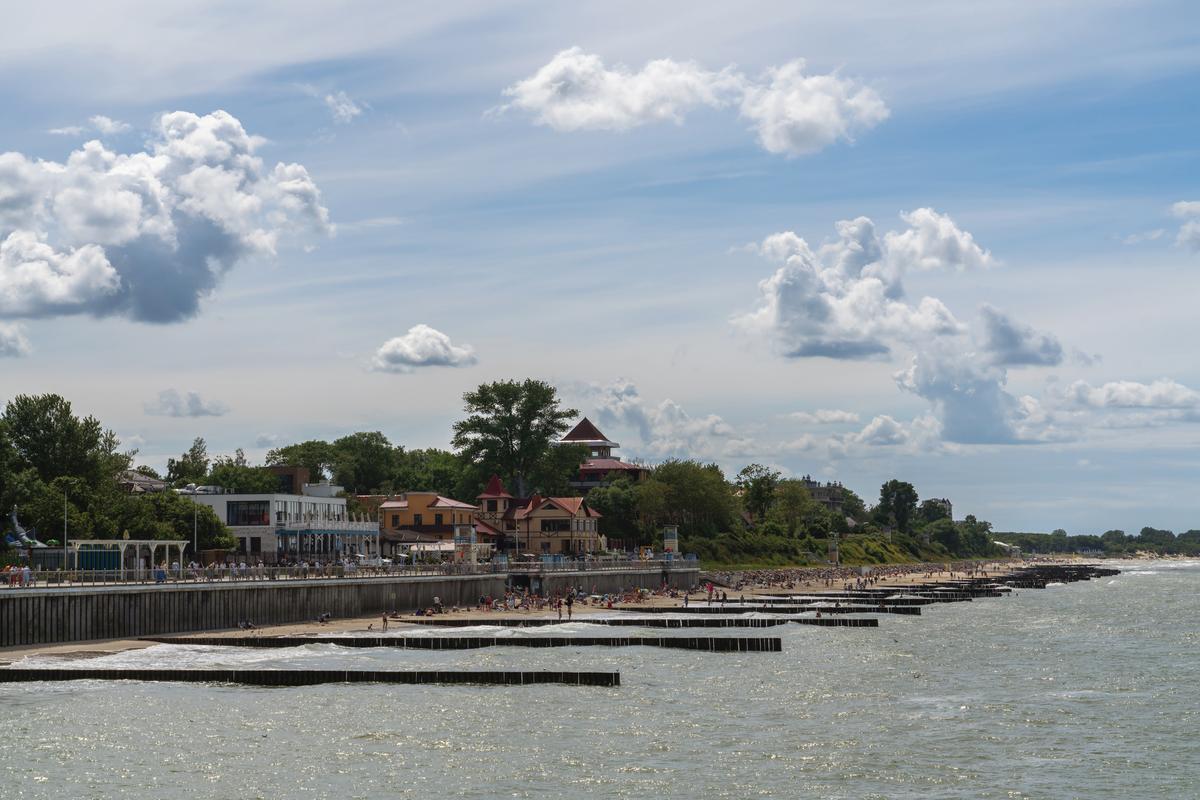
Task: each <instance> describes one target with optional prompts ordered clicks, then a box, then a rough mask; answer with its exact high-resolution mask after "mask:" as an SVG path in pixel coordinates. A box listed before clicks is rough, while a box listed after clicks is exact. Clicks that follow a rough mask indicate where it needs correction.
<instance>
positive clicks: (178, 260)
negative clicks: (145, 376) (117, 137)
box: [0, 111, 332, 323]
mask: <svg viewBox="0 0 1200 800" xmlns="http://www.w3.org/2000/svg"><path fill="white" fill-rule="evenodd" d="M95 119H99V118H95ZM105 119H107V118H105ZM94 122H95V120H94ZM103 124H105V125H106V126H107V127H108V128H109V129H110V130H116V127H117V126H119V124H120V123H116V122H115V121H113V120H108V122H106V123H103ZM262 144H263V140H262V139H260V138H259V137H255V136H252V135H250V134H248V133H247V132H246V131H245V129H244V128H243V127H242V124H241V123H240V122H239V121H238V120H237V119H236V118H234V117H233V116H231V115H230V114H228V113H226V112H224V111H216V112H213V113H212V114H207V115H204V116H200V115H196V114H192V113H189V112H185V111H176V112H172V113H168V114H163V115H162V116H161V117H159V119H158V120H157V121H156V123H155V126H154V129H153V131H152V133H151V135H150V137H149V140H148V143H147V145H146V147H145V149H144V150H142V151H140V152H134V153H128V154H122V153H117V152H115V151H113V150H110V149H108V148H107V147H106V146H105V145H104V144H102V143H101V142H99V141H90V142H87V143H86V144H84V145H83V146H82V147H81V148H80V149H78V150H76V151H75V152H73V153H71V154H70V156H69V157H68V158H67V160H66V162H65V163H56V162H52V161H40V160H34V159H30V158H27V157H26V156H24V155H21V154H19V153H4V154H0V242H2V244H0V252H2V255H0V314H3V315H5V316H10V317H47V316H59V315H65V314H84V313H86V314H92V315H94V316H108V315H120V316H125V317H129V318H131V319H134V320H139V321H145V322H160V323H165V322H176V321H179V320H182V319H186V318H188V317H190V316H193V315H194V314H196V313H197V311H198V309H199V304H200V301H201V299H203V298H204V297H206V296H207V295H208V294H210V293H211V292H212V291H213V289H214V288H215V287H216V285H217V283H218V281H219V280H220V278H221V276H222V275H223V274H224V273H225V272H226V271H228V270H229V269H231V268H232V267H233V266H234V265H236V264H237V263H238V262H240V261H242V260H244V259H247V258H250V257H253V256H267V257H269V256H273V255H275V253H276V252H277V248H278V247H279V245H280V244H281V243H284V242H291V241H293V240H298V239H303V238H304V237H306V236H308V235H310V234H329V233H332V226H331V225H330V222H329V214H328V212H327V211H326V209H325V208H324V207H323V206H322V205H321V202H320V192H319V191H318V189H317V187H316V185H315V184H314V183H313V181H312V179H311V178H310V177H309V175H308V172H307V171H306V170H305V169H304V167H303V166H301V165H299V164H284V163H280V164H276V165H275V166H274V167H268V166H266V165H265V164H264V163H263V161H262V159H261V158H259V157H258V156H257V155H255V152H256V150H257V149H258V148H259V147H261V145H262Z"/></svg>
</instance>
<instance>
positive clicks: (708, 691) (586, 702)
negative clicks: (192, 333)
mask: <svg viewBox="0 0 1200 800" xmlns="http://www.w3.org/2000/svg"><path fill="white" fill-rule="evenodd" d="M1116 566H1119V567H1120V568H1121V569H1122V572H1121V574H1120V575H1118V576H1115V577H1106V578H1101V579H1097V580H1092V581H1088V582H1081V583H1072V584H1069V585H1051V586H1049V587H1047V588H1046V589H1041V590H1033V589H1025V590H1017V591H1015V592H1013V593H1012V594H1010V595H1008V596H1006V597H1003V598H994V599H977V600H975V601H973V602H964V603H953V604H940V605H933V606H926V607H924V608H923V609H922V610H923V614H922V615H921V616H919V617H907V616H898V615H881V617H880V627H879V628H818V627H812V626H801V625H784V626H778V627H774V628H767V629H740V632H741V633H744V634H746V635H755V636H764V635H765V636H780V637H782V640H783V652H782V653H745V654H737V653H719V654H714V653H702V652H695V651H684V650H668V649H661V648H651V647H636V648H606V647H565V648H538V649H529V648H488V649H482V650H471V651H423V650H393V649H351V648H343V647H338V646H336V645H325V644H318V645H310V646H305V647H300V648H295V649H282V650H280V649H272V650H253V649H242V648H217V647H184V646H173V645H160V646H154V647H150V648H148V649H144V650H138V651H129V652H124V653H119V654H113V655H107V656H102V657H99V658H75V657H72V658H66V659H64V658H51V657H46V656H35V657H29V658H26V659H23V660H21V661H18V662H17V663H16V664H14V666H24V667H37V666H77V667H80V668H86V667H163V668H189V667H225V668H236V667H259V668H272V667H273V668H279V669H296V668H345V669H436V668H447V669H488V670H495V669H522V670H530V669H551V670H576V669H578V670H605V671H613V670H615V671H619V672H620V673H621V685H620V686H619V687H612V688H599V687H573V686H558V685H536V686H524V687H511V686H510V687H502V686H397V685H324V686H315V687H306V688H254V687H244V686H229V685H203V684H201V685H190V684H169V683H167V684H158V683H140V682H100V681H96V682H92V681H82V682H71V683H44V684H0V797H3V798H7V799H9V800H12V799H13V798H53V799H54V800H61V798H110V797H111V798H117V797H120V798H170V799H171V800H176V799H178V800H183V799H185V798H186V800H200V799H202V798H229V799H230V800H234V799H235V798H236V799H237V800H245V799H247V798H271V799H272V800H273V799H274V798H338V799H339V800H351V799H352V798H423V799H428V798H530V797H539V798H540V797H564V798H575V797H610V798H639V800H641V799H643V798H676V797H678V798H690V799H691V800H696V799H699V800H712V799H713V798H756V797H780V798H810V797H811V798H847V799H850V798H853V800H865V799H867V798H888V799H889V800H892V799H894V798H922V800H928V799H929V798H1009V799H1011V798H1089V799H1091V800H1095V799H1096V798H1122V800H1125V799H1126V798H1172V799H1175V798H1195V797H1200V656H1198V651H1200V561H1149V562H1147V561H1142V562H1121V563H1118V564H1116ZM639 630H641V629H635V628H620V629H613V628H608V627H602V626H597V625H594V624H587V623H579V622H576V623H572V624H570V625H568V626H565V627H563V628H555V629H554V630H553V631H548V630H546V629H540V630H539V629H531V630H526V631H520V630H512V629H497V628H480V629H462V628H459V629H454V630H452V631H451V632H450V633H451V634H452V635H456V636H461V635H466V634H469V633H472V632H478V633H481V634H484V633H486V634H487V635H501V636H539V635H550V634H551V633H553V634H554V635H601V636H609V635H622V636H624V635H637V634H638V632H639ZM641 632H642V633H643V634H644V635H653V636H661V635H664V634H666V635H671V634H680V633H684V632H682V631H663V630H662V629H645V630H641ZM699 632H702V633H703V634H704V635H738V633H739V630H738V629H702V631H699ZM416 635H431V636H436V635H446V634H444V633H439V632H438V631H430V630H424V629H423V630H421V631H417V632H416Z"/></svg>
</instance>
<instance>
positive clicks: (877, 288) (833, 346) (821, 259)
mask: <svg viewBox="0 0 1200 800" xmlns="http://www.w3.org/2000/svg"><path fill="white" fill-rule="evenodd" d="M904 218H905V220H906V221H908V222H909V223H910V225H913V226H914V227H913V228H912V229H911V230H910V231H908V232H906V233H905V234H895V233H889V234H887V235H886V236H885V237H884V238H883V239H882V240H880V238H879V237H878V236H877V235H876V233H875V226H874V223H873V222H872V221H871V220H870V219H868V218H866V217H859V218H857V219H854V220H843V221H842V222H839V223H838V224H837V231H838V239H837V240H836V241H833V242H828V243H826V244H824V245H822V246H821V247H820V248H819V249H818V250H817V252H815V253H814V252H813V250H812V249H811V248H810V247H809V246H808V243H807V242H805V241H804V239H802V238H801V237H799V236H797V235H796V234H795V233H792V232H790V231H787V232H784V233H777V234H773V235H771V236H768V237H767V238H766V239H765V240H763V242H762V244H760V245H759V246H758V248H757V249H758V251H759V252H760V253H761V254H763V255H764V256H766V257H767V258H768V259H771V260H774V261H782V262H783V265H782V266H780V267H779V268H778V269H777V270H776V271H775V273H774V274H772V275H771V276H770V277H768V278H766V279H765V280H763V281H762V282H760V283H759V291H760V292H761V293H762V304H761V305H760V306H759V308H758V309H757V310H756V311H754V312H752V313H750V314H747V315H744V316H742V317H739V318H737V319H736V320H735V322H736V323H737V324H738V325H739V326H740V327H742V328H744V329H747V330H750V331H757V332H760V333H765V334H766V335H767V336H769V337H770V338H771V339H772V340H773V341H774V342H775V345H776V347H777V348H778V349H779V351H780V352H781V353H782V354H783V355H785V356H787V357H793V358H798V357H810V356H825V357H828V358H842V359H853V358H870V357H880V356H884V355H886V354H888V353H889V352H890V351H891V343H892V342H894V341H900V342H915V341H925V340H928V339H934V338H938V337H942V336H953V335H957V334H960V333H961V332H962V331H963V326H962V325H961V323H959V321H958V320H957V319H956V318H955V317H954V315H953V314H952V313H950V310H949V309H948V308H947V307H946V306H945V305H944V304H943V303H942V302H941V301H940V300H938V299H936V298H933V297H923V298H921V300H920V301H918V302H917V303H916V304H915V305H913V304H910V303H908V302H905V300H904V287H903V283H902V279H903V275H904V271H905V270H906V269H908V268H918V269H933V268H936V267H942V268H945V269H960V270H961V269H967V268H972V267H977V266H984V265H986V263H987V259H986V258H980V257H979V256H978V254H977V253H976V252H975V251H978V248H977V247H975V250H974V251H973V250H971V248H964V247H954V246H949V245H947V244H946V242H947V241H948V240H954V241H956V242H959V243H962V242H964V241H965V242H968V243H971V244H972V246H974V245H973V240H972V239H971V236H970V234H967V233H963V232H962V231H959V230H958V229H957V228H956V227H954V225H953V223H952V222H951V221H950V220H949V218H948V217H944V216H942V215H939V214H937V213H936V212H934V211H932V210H930V209H919V210H918V211H916V212H913V213H912V214H907V215H905V216H904ZM931 227H932V228H934V229H936V230H935V231H933V232H930V231H929V228H931ZM909 233H912V234H913V235H912V236H909V235H908V234H909ZM893 247H895V248H898V250H893ZM979 253H982V251H979Z"/></svg>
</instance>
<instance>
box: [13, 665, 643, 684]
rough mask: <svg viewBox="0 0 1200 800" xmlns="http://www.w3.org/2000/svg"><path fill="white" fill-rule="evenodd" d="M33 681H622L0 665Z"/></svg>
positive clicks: (477, 673)
mask: <svg viewBox="0 0 1200 800" xmlns="http://www.w3.org/2000/svg"><path fill="white" fill-rule="evenodd" d="M34 681H167V682H171V683H240V684H246V685H249V686H315V685H317V684H321V683H408V684H439V683H440V684H471V683H475V684H500V685H503V686H525V685H531V684H539V683H561V684H566V685H568V686H620V685H621V673H619V672H553V671H545V670H538V671H529V672H526V671H519V670H508V671H502V670H354V669H57V668H48V669H14V668H9V669H0V683H30V682H34Z"/></svg>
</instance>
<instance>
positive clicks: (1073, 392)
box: [1066, 378, 1200, 409]
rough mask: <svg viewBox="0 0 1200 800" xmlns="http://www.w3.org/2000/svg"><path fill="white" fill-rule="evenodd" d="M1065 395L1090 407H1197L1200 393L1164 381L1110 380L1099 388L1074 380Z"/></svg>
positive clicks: (1170, 381)
mask: <svg viewBox="0 0 1200 800" xmlns="http://www.w3.org/2000/svg"><path fill="white" fill-rule="evenodd" d="M1066 396H1067V398H1068V399H1069V400H1071V401H1073V402H1074V403H1076V404H1078V405H1082V406H1089V407H1091V408H1165V409H1194V408H1200V392H1196V391H1195V390H1193V389H1189V388H1188V387H1186V386H1184V385H1183V384H1181V383H1177V382H1175V381H1173V380H1169V379H1167V378H1160V379H1159V380H1156V381H1153V382H1151V383H1138V382H1137V381H1111V382H1109V383H1105V384H1102V385H1100V386H1092V385H1091V384H1089V383H1088V382H1086V381H1076V382H1074V383H1072V384H1071V385H1070V386H1069V387H1068V388H1067V390H1066Z"/></svg>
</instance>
